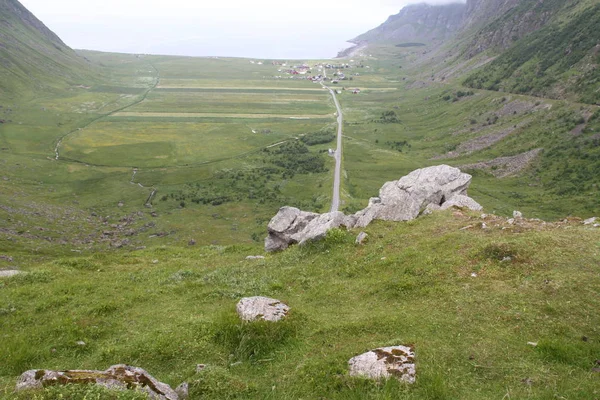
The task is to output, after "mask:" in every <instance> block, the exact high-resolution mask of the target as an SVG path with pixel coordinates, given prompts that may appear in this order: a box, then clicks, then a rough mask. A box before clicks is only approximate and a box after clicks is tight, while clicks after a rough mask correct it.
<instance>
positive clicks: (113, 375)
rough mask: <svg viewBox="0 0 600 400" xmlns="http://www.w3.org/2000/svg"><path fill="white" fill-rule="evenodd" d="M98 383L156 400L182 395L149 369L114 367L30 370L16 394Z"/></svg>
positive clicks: (22, 378) (124, 366)
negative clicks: (131, 390)
mask: <svg viewBox="0 0 600 400" xmlns="http://www.w3.org/2000/svg"><path fill="white" fill-rule="evenodd" d="M70 384H84V385H90V384H95V385H98V386H104V387H106V388H109V389H113V390H128V389H139V390H142V391H144V392H146V393H147V394H148V398H150V399H152V400H179V395H178V394H177V393H176V392H175V391H174V390H173V389H172V388H171V387H170V386H169V385H167V384H166V383H162V382H159V381H158V380H157V379H155V378H154V377H153V376H152V375H150V374H149V373H148V372H146V371H145V370H143V369H141V368H138V367H132V366H129V365H124V364H119V365H113V366H112V367H110V368H109V369H107V370H106V371H91V370H69V371H50V370H43V369H37V370H29V371H26V372H24V373H23V374H22V375H21V377H20V378H19V380H18V381H17V386H16V388H15V390H16V391H22V390H31V389H42V388H44V387H46V386H53V385H70Z"/></svg>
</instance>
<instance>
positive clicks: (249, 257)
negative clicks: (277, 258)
mask: <svg viewBox="0 0 600 400" xmlns="http://www.w3.org/2000/svg"><path fill="white" fill-rule="evenodd" d="M264 259H265V256H248V257H246V260H264Z"/></svg>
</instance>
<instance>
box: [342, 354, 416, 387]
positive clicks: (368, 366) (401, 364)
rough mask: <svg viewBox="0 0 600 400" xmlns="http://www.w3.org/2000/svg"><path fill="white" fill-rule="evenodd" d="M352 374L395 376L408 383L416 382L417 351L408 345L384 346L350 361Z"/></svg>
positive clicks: (381, 376)
mask: <svg viewBox="0 0 600 400" xmlns="http://www.w3.org/2000/svg"><path fill="white" fill-rule="evenodd" d="M348 365H349V366H350V375H351V376H363V377H366V378H370V379H386V378H391V377H394V378H396V379H398V380H400V381H403V382H407V383H414V382H415V375H416V370H415V353H414V351H413V349H412V348H410V347H406V346H392V347H382V348H379V349H375V350H371V351H369V352H367V353H364V354H361V355H359V356H356V357H354V358H351V359H350V361H348Z"/></svg>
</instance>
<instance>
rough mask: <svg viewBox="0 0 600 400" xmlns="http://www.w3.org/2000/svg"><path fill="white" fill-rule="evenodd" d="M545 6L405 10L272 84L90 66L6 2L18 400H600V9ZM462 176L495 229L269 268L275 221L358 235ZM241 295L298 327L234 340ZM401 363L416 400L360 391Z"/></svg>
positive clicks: (381, 230) (5, 367) (3, 170)
mask: <svg viewBox="0 0 600 400" xmlns="http://www.w3.org/2000/svg"><path fill="white" fill-rule="evenodd" d="M542 3H544V2H541V3H540V2H534V1H529V0H523V1H522V2H521V3H519V5H518V6H517V5H516V3H515V2H514V1H512V0H469V1H468V2H467V4H466V5H456V4H454V5H451V6H440V7H439V8H437V7H433V6H429V5H414V6H409V7H407V8H406V9H405V10H403V11H401V13H400V14H398V15H397V16H393V17H391V18H390V19H389V20H388V21H387V22H386V23H384V24H383V25H382V26H380V27H378V28H376V29H374V30H372V31H370V32H367V33H365V34H364V35H361V36H359V37H357V38H356V39H355V42H356V43H357V48H355V49H354V51H348V52H346V54H345V55H343V57H341V58H336V59H329V60H270V59H244V58H230V57H182V56H161V55H149V54H117V53H103V52H97V51H90V50H77V51H74V50H71V49H70V48H69V47H68V46H66V45H65V44H64V43H62V41H61V40H60V39H59V38H58V37H57V36H56V35H54V34H53V33H52V32H51V31H50V30H49V29H47V28H46V27H45V26H44V25H43V24H42V23H41V22H40V21H38V20H37V19H36V18H35V17H34V16H33V15H32V14H30V13H29V12H28V11H27V10H26V9H24V7H22V6H21V5H20V3H18V2H17V1H16V0H0V11H1V13H0V78H2V79H0V89H1V90H0V122H1V123H0V222H1V225H0V272H2V273H10V274H12V273H13V271H18V273H16V274H15V275H14V276H13V275H10V276H9V275H7V276H6V277H4V276H2V277H0V332H1V333H0V334H1V335H2V342H3V345H2V346H0V359H1V360H3V362H2V363H1V364H2V365H0V398H6V399H23V400H24V399H33V398H35V399H39V400H55V399H56V400H58V399H63V398H73V399H78V398H87V399H98V400H101V399H122V400H133V399H135V400H138V399H144V398H146V396H145V395H143V394H140V393H136V392H134V391H123V392H112V391H109V390H105V389H102V388H96V387H94V386H86V385H84V386H82V387H78V386H77V385H74V386H67V387H60V386H48V387H46V388H44V389H43V390H41V391H39V393H35V394H29V393H27V392H19V393H15V392H14V390H13V389H14V385H15V381H16V379H17V377H18V376H19V375H20V374H21V373H23V372H24V371H26V370H28V369H35V368H46V369H57V370H66V369H91V370H104V369H106V368H108V367H109V366H111V365H115V364H121V363H126V364H129V365H136V366H140V367H142V368H144V369H146V370H148V371H150V372H151V373H152V374H153V375H155V376H156V377H157V378H159V379H160V380H161V381H163V382H166V383H168V384H170V385H171V386H172V387H175V386H177V385H179V384H180V383H181V382H184V381H185V382H188V383H189V385H190V398H191V399H205V398H206V399H250V398H256V399H259V398H260V399H317V398H319V399H324V398H327V399H398V398H400V399H474V400H475V399H488V398H499V399H500V398H506V399H508V398H519V399H520V398H527V399H540V400H541V399H548V398H567V399H582V400H583V399H586V400H588V399H593V398H596V397H598V396H600V392H599V391H598V385H597V378H598V368H599V366H598V362H599V361H598V358H600V356H599V354H600V336H599V332H598V326H600V318H599V315H598V313H597V310H598V309H599V307H600V298H599V297H598V295H597V293H598V291H599V289H600V281H599V278H598V265H600V241H599V237H598V234H599V232H600V230H599V229H598V226H597V224H595V222H596V221H592V222H591V223H590V222H589V221H590V220H588V221H587V222H585V223H584V220H586V219H588V218H590V217H598V216H600V138H599V132H600V98H599V97H598V93H600V92H599V90H600V89H599V88H598V81H597V79H596V74H597V71H599V70H600V69H599V68H598V65H600V58H598V57H600V55H599V53H598V51H597V48H598V45H597V44H595V43H596V42H598V40H600V37H598V34H597V32H595V31H594V30H593V26H594V21H595V18H596V17H597V5H595V4H594V2H593V1H587V0H584V1H576V2H573V4H571V2H566V3H569V4H566V5H565V4H563V3H561V2H553V1H552V2H546V3H544V4H542ZM521 17H522V18H521ZM542 17H543V18H542ZM519 18H521V19H519ZM540 18H542V19H543V22H544V23H543V24H542V23H539V21H540ZM516 20H519V21H521V22H519V23H518V24H517V23H515V22H514V21H516ZM415 21H425V22H424V23H423V25H419V26H416V25H414V24H415V23H416V22H415ZM440 21H442V22H443V23H440V24H439V25H438V23H439V22H440ZM475 21H479V25H478V23H476V22H475ZM484 22H485V23H484ZM415 26H416V27H415ZM513 26H514V27H515V28H514V29H513V30H511V29H512V27H513ZM417 28H418V29H417ZM509 31H510V33H511V36H510V40H509V39H507V38H509V36H506V32H509ZM498 32H500V33H498ZM569 32H574V33H573V34H572V35H571V34H570V33H569ZM501 39H502V40H501ZM548 43H554V44H555V45H556V46H557V48H559V47H560V49H561V50H560V51H558V50H556V51H554V50H552V51H550V50H549V49H548V46H549V45H548ZM563 47H565V48H566V49H568V50H569V51H570V52H566V50H565V49H562V48H563ZM561 52H562V53H563V55H564V54H566V55H567V56H568V64H569V65H567V61H564V60H563V58H561V57H560V53H561ZM567 53H568V54H567ZM546 54H548V57H547V58H545V55H546ZM565 57H566V56H565ZM540 60H541V61H540ZM542 67H543V68H542ZM442 164H446V165H449V166H452V167H457V168H460V169H461V170H462V171H464V172H466V173H468V174H470V175H472V182H471V184H470V187H469V196H470V197H472V198H473V199H475V200H476V201H477V202H478V203H480V204H481V205H482V206H483V209H484V211H483V212H476V211H469V210H467V209H464V208H463V209H459V208H453V209H450V210H446V211H439V212H435V213H433V214H431V215H426V214H427V213H425V212H423V213H421V214H420V216H419V217H418V218H417V219H415V220H412V221H407V222H401V223H399V222H389V221H375V222H373V223H372V224H371V225H369V226H368V227H366V228H364V231H363V232H362V233H366V234H367V236H366V239H365V241H364V243H362V242H361V244H358V243H357V242H356V238H357V235H358V234H359V233H361V231H360V230H359V229H333V230H331V231H329V232H328V233H327V235H326V236H325V237H324V239H323V240H320V241H315V242H311V243H308V244H306V245H303V246H292V247H291V248H289V249H287V250H285V251H282V252H273V253H269V252H266V251H265V247H264V240H265V236H266V235H267V224H268V223H269V221H270V220H271V218H272V217H273V216H274V215H275V214H276V213H277V212H278V210H279V209H280V208H281V207H284V206H290V207H297V208H299V209H301V210H304V211H309V212H315V213H326V212H329V211H337V210H339V211H341V212H343V213H345V214H353V213H355V212H357V211H359V210H362V209H364V208H365V207H366V206H367V204H368V203H369V201H370V200H369V199H371V198H373V197H376V196H378V193H379V190H380V188H381V187H382V185H383V184H384V183H385V182H388V181H394V180H398V179H399V178H400V177H402V176H405V175H407V174H409V173H410V172H411V171H414V170H417V169H420V168H423V167H427V166H433V165H442ZM438 200H439V199H438ZM445 200H446V199H443V200H442V201H445ZM436 204H437V203H436ZM440 204H441V203H440ZM515 210H518V211H519V213H514V211H515ZM421 211H422V210H421ZM521 213H522V214H521ZM523 216H524V217H523ZM0 275H1V274H0ZM247 296H269V297H273V298H277V299H281V300H282V301H285V303H286V304H288V305H289V306H290V309H291V311H290V314H289V316H288V317H287V319H285V320H284V321H283V322H281V323H277V324H271V323H269V322H265V321H262V322H258V323H245V322H240V321H239V319H238V318H237V316H236V310H235V307H236V303H237V302H238V301H239V299H240V298H242V297H247ZM81 343H83V344H81ZM398 344H403V345H407V346H410V347H411V348H415V349H416V350H415V351H416V359H417V364H416V365H417V367H416V368H417V380H416V383H415V384H414V385H411V386H408V385H405V384H403V383H401V382H399V381H397V380H395V379H389V380H383V381H370V380H367V379H361V378H355V377H352V376H349V375H348V372H347V367H348V364H347V363H348V360H349V359H350V358H351V357H354V356H356V355H357V354H360V353H362V352H364V351H366V350H369V349H372V348H376V347H381V346H394V345H398ZM199 364H201V365H206V368H204V367H202V368H198V367H197V366H198V365H199ZM32 396H33V397H32Z"/></svg>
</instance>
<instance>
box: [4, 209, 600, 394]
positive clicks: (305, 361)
mask: <svg viewBox="0 0 600 400" xmlns="http://www.w3.org/2000/svg"><path fill="white" fill-rule="evenodd" d="M482 221H483V220H481V219H480V218H479V215H474V214H468V215H465V214H461V213H453V212H452V211H448V212H445V213H442V214H436V215H434V216H430V217H426V218H422V219H419V220H417V221H414V222H411V223H406V224H394V223H377V224H375V225H373V226H371V227H369V229H368V230H367V232H368V233H369V234H370V238H369V241H368V244H367V245H366V246H364V247H356V246H355V245H354V243H353V242H354V236H355V233H354V234H353V233H346V232H343V231H334V232H332V233H331V234H330V235H329V236H328V238H327V239H326V240H325V241H324V242H321V243H318V244H314V245H309V246H306V247H303V248H293V249H291V250H288V251H286V252H285V253H281V254H276V255H270V256H268V257H267V258H266V259H265V260H254V261H250V260H245V257H246V256H247V255H255V254H256V253H260V252H261V248H260V246H258V245H256V246H244V245H242V246H240V245H236V246H207V247H196V248H178V247H172V246H168V247H164V246H157V247H153V248H149V249H146V250H139V251H135V252H119V253H106V252H104V253H101V252H96V253H94V254H90V255H79V256H78V255H75V256H72V257H63V258H55V259H50V260H48V261H46V262H42V263H38V264H36V265H31V266H29V267H27V268H24V269H26V270H27V271H28V272H29V274H28V275H24V276H20V277H15V278H11V279H8V280H4V281H2V290H1V291H0V310H1V313H2V318H1V319H0V324H1V327H2V331H3V332H4V333H3V346H2V347H1V348H0V356H1V357H2V359H3V360H4V362H3V363H2V365H1V366H0V388H1V389H0V393H3V397H4V398H29V397H27V395H25V396H15V395H14V394H12V392H11V391H12V388H13V385H14V381H15V378H16V376H18V375H19V374H20V373H21V372H23V371H24V370H27V369H29V368H38V367H43V368H56V369H68V368H99V369H104V368H106V367H108V366H109V365H111V364H115V363H129V364H133V365H139V366H142V367H144V368H145V369H147V370H148V371H150V373H152V374H153V375H154V376H156V377H157V378H158V379H160V380H163V381H165V382H167V383H169V384H171V385H174V386H175V385H178V384H179V383H181V382H182V381H188V382H190V384H191V398H194V399H200V398H207V399H210V398H214V399H234V398H244V399H253V398H256V399H265V398H271V399H290V398H293V399H317V398H331V399H349V398H350V399H365V398H366V399H371V398H372V399H489V398H502V397H505V398H506V397H508V396H510V397H511V398H528V399H548V398H557V397H563V398H569V399H586V400H587V399H591V398H596V397H597V396H598V395H599V394H600V393H599V392H598V385H597V376H596V375H597V374H595V373H594V372H592V368H593V367H594V362H595V360H596V359H597V358H598V352H599V351H600V347H599V343H600V342H599V336H598V335H599V332H598V326H599V324H600V320H599V317H598V313H597V312H596V311H597V309H598V307H599V306H600V304H599V303H598V296H596V293H597V291H598V289H599V288H600V281H599V280H598V270H597V268H598V265H599V262H600V252H599V251H600V247H598V237H597V232H596V231H594V230H590V229H586V228H583V227H582V226H581V224H580V222H577V221H573V222H571V223H569V224H564V225H560V226H550V225H547V226H545V227H541V225H540V226H539V227H536V228H531V229H529V228H518V227H514V226H511V225H508V224H507V223H506V221H505V220H503V219H496V218H495V217H489V218H488V219H487V220H486V221H485V222H486V223H487V224H488V226H489V228H488V229H487V230H485V231H483V230H481V229H480V228H479V226H481V222H482ZM469 225H471V226H475V228H471V229H468V230H460V229H461V228H463V227H465V226H469ZM503 227H507V228H506V229H503ZM399 243H400V244H401V245H399ZM507 255H508V256H510V257H511V261H508V262H506V261H504V262H503V261H502V259H503V258H504V257H505V256H507ZM19 261H20V260H18V261H17V262H19ZM473 273H475V274H476V276H475V277H474V276H472V274H473ZM253 295H266V296H272V297H275V298H279V299H281V300H283V301H285V302H286V303H287V304H289V305H290V306H291V307H292V312H291V314H290V316H289V319H288V320H287V321H285V322H284V323H281V324H277V325H275V324H260V323H258V324H241V323H240V322H238V320H237V317H236V316H235V311H234V307H235V304H236V302H237V301H238V300H239V299H240V298H241V297H243V296H253ZM81 340H82V341H84V342H85V343H86V344H85V346H81V345H78V344H77V341H81ZM528 342H535V343H537V345H536V346H531V345H528ZM397 344H412V345H414V346H415V348H416V354H417V383H416V384H415V385H414V386H411V387H406V386H403V385H401V384H399V383H397V382H396V381H394V380H391V381H389V382H380V383H375V382H368V381H365V380H362V379H358V378H352V377H350V376H349V375H348V372H347V360H348V359H349V358H351V357H353V356H355V355H357V354H360V353H362V352H364V351H366V350H369V349H371V348H374V347H379V346H385V345H397ZM198 363H203V364H207V365H208V368H207V369H206V370H205V371H204V372H201V373H198V374H196V373H195V372H194V370H195V366H196V364H198ZM84 392H85V389H77V388H67V389H64V388H63V389H60V388H59V389H57V388H48V389H46V390H45V392H44V394H40V395H39V396H38V397H37V398H38V399H58V398H83V396H84ZM61 395H62V396H63V397H60V396H61ZM88 396H90V397H91V398H108V397H92V394H91V392H90V393H88ZM96 396H100V395H98V394H97V393H96ZM107 396H108V395H107ZM120 398H126V397H120ZM127 398H133V397H132V396H130V397H127Z"/></svg>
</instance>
